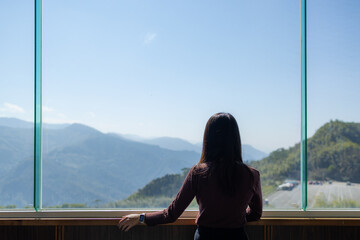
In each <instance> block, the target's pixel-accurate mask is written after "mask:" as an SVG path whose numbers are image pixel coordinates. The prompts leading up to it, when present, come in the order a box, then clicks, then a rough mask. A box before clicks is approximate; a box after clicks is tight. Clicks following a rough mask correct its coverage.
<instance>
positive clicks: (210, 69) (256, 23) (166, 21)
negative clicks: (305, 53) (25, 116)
mask: <svg viewBox="0 0 360 240" xmlns="http://www.w3.org/2000/svg"><path fill="white" fill-rule="evenodd" d="M43 10H44V15H43V19H44V28H43V29H44V30H43V39H44V42H43V60H44V62H43V69H44V71H43V92H44V97H43V110H44V112H43V116H44V118H43V119H44V122H45V123H46V125H44V142H43V151H44V152H43V164H44V165H43V166H44V168H43V176H44V181H43V187H44V188H43V205H44V207H121V208H146V207H152V208H154V207H166V206H167V205H168V204H169V203H170V202H171V199H172V197H174V195H175V194H176V192H177V190H178V189H179V187H180V185H181V183H182V180H183V178H184V176H185V174H186V172H187V170H186V168H190V167H191V166H192V165H194V164H195V163H197V162H198V161H199V158H200V152H201V141H202V134H203V131H204V128H205V124H206V121H207V120H208V118H209V117H210V116H211V115H212V114H214V113H216V112H220V111H227V112H230V113H232V114H233V115H234V116H235V117H236V118H237V120H238V123H239V126H240V132H241V136H242V141H243V143H244V145H243V152H244V160H245V161H246V162H248V163H249V162H250V161H252V162H251V163H250V165H253V166H255V167H257V168H259V170H260V171H261V173H262V180H263V190H264V193H265V194H264V197H265V198H267V203H268V204H267V206H268V207H272V208H294V207H295V208H298V207H299V201H300V195H299V194H300V192H299V188H298V187H297V186H295V185H296V183H297V181H298V180H299V176H300V172H299V166H300V165H299V156H300V153H299V147H298V145H295V144H296V143H298V142H299V139H300V129H299V126H300V122H299V120H300V67H299V64H300V42H299V39H300V32H299V28H300V24H299V21H300V17H299V13H300V10H299V4H298V2H291V1H280V2H279V4H271V3H269V2H268V1H261V3H259V2H257V3H252V2H247V1H241V2H239V1H231V2H220V1H219V2H216V1H212V2H208V1H200V2H199V1H196V2H193V1H181V2H178V3H176V2H173V1H170V2H164V1H151V2H149V1H136V2H134V1H110V0H108V1H105V2H102V4H101V5H99V2H98V1H76V2H63V1H61V2H59V1H47V2H44V8H43ZM269 153H270V155H269ZM267 156H269V157H267ZM265 157H267V158H265ZM263 158H265V159H263ZM261 159H263V160H261ZM257 160H261V161H258V162H256V161H257ZM274 166H276V167H274ZM279 166H281V167H279ZM184 168H185V169H184ZM282 184H288V185H289V186H290V187H289V189H287V191H286V190H285V189H282V187H281V191H276V189H277V188H278V187H279V186H280V185H282ZM290 188H291V189H290ZM139 189H140V190H139ZM138 190H139V191H138ZM288 194H292V195H294V199H291V201H288V202H286V203H284V202H283V201H280V200H279V199H283V198H286V196H287V195H288ZM284 196H285V197H284ZM192 206H194V205H192Z"/></svg>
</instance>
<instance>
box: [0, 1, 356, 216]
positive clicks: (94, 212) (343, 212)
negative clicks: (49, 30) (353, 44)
mask: <svg viewBox="0 0 360 240" xmlns="http://www.w3.org/2000/svg"><path fill="white" fill-rule="evenodd" d="M34 3H35V46H34V49H35V51H34V55H35V65H34V69H35V74H34V84H35V97H34V109H35V112H34V120H35V121H34V140H35V141H34V208H33V209H25V210H23V209H21V210H5V211H0V218H12V219H16V218H35V219H42V218H118V217H121V216H123V215H126V214H129V213H143V212H151V211H154V210H159V209H146V210H144V209H143V210H139V209H137V210H127V209H70V210H63V209H61V210H60V209H59V210H52V209H51V210H49V209H42V202H41V198H42V167H41V166H42V164H41V161H42V155H41V144H42V142H41V141H42V139H41V131H42V0H34ZM300 9H301V29H300V31H301V189H302V191H301V209H299V210H293V209H289V210H286V209H276V210H265V211H264V213H263V217H264V218H267V217H268V218H271V217H274V218H276V217H278V218H283V217H292V218H359V217H360V210H357V209H340V210H339V209H320V210H319V209H311V210H308V209H307V61H306V60H307V55H306V53H307V50H306V39H307V36H306V0H300ZM197 214H198V211H194V210H188V211H185V212H184V213H183V214H182V216H181V217H182V218H196V216H197Z"/></svg>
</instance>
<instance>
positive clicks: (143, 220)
mask: <svg viewBox="0 0 360 240" xmlns="http://www.w3.org/2000/svg"><path fill="white" fill-rule="evenodd" d="M139 222H140V223H145V213H141V214H140V217H139Z"/></svg>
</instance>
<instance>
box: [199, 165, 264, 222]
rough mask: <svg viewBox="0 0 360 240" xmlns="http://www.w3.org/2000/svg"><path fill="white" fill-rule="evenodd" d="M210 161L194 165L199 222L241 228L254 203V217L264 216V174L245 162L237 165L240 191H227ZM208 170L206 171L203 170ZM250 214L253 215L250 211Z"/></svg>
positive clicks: (252, 216) (253, 218) (237, 185)
mask: <svg viewBox="0 0 360 240" xmlns="http://www.w3.org/2000/svg"><path fill="white" fill-rule="evenodd" d="M206 169H208V166H207V164H205V163H202V164H198V165H197V166H195V167H194V169H193V171H194V173H193V174H194V175H195V176H194V180H195V182H196V183H194V184H196V185H197V186H196V200H197V202H198V204H199V216H198V218H197V221H196V222H197V224H198V225H202V226H208V227H217V228H237V227H241V226H243V225H244V224H245V223H246V221H247V220H246V209H247V207H248V206H249V205H251V206H252V208H251V209H252V214H251V219H249V220H255V219H256V218H258V219H259V218H260V216H261V212H262V196H261V186H260V175H259V172H258V171H257V170H255V169H252V168H249V167H248V166H246V165H245V164H237V165H236V176H237V178H236V181H237V182H236V192H235V193H234V194H233V195H228V194H226V193H224V191H223V189H222V188H221V186H220V185H219V184H218V181H217V176H216V175H214V174H210V171H206ZM204 171H205V174H203V172H204ZM249 216H250V215H249Z"/></svg>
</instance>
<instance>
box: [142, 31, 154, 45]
mask: <svg viewBox="0 0 360 240" xmlns="http://www.w3.org/2000/svg"><path fill="white" fill-rule="evenodd" d="M156 36H157V35H156V33H147V34H146V36H145V39H144V43H145V44H150V43H151V42H152V41H154V39H155V38H156Z"/></svg>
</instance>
